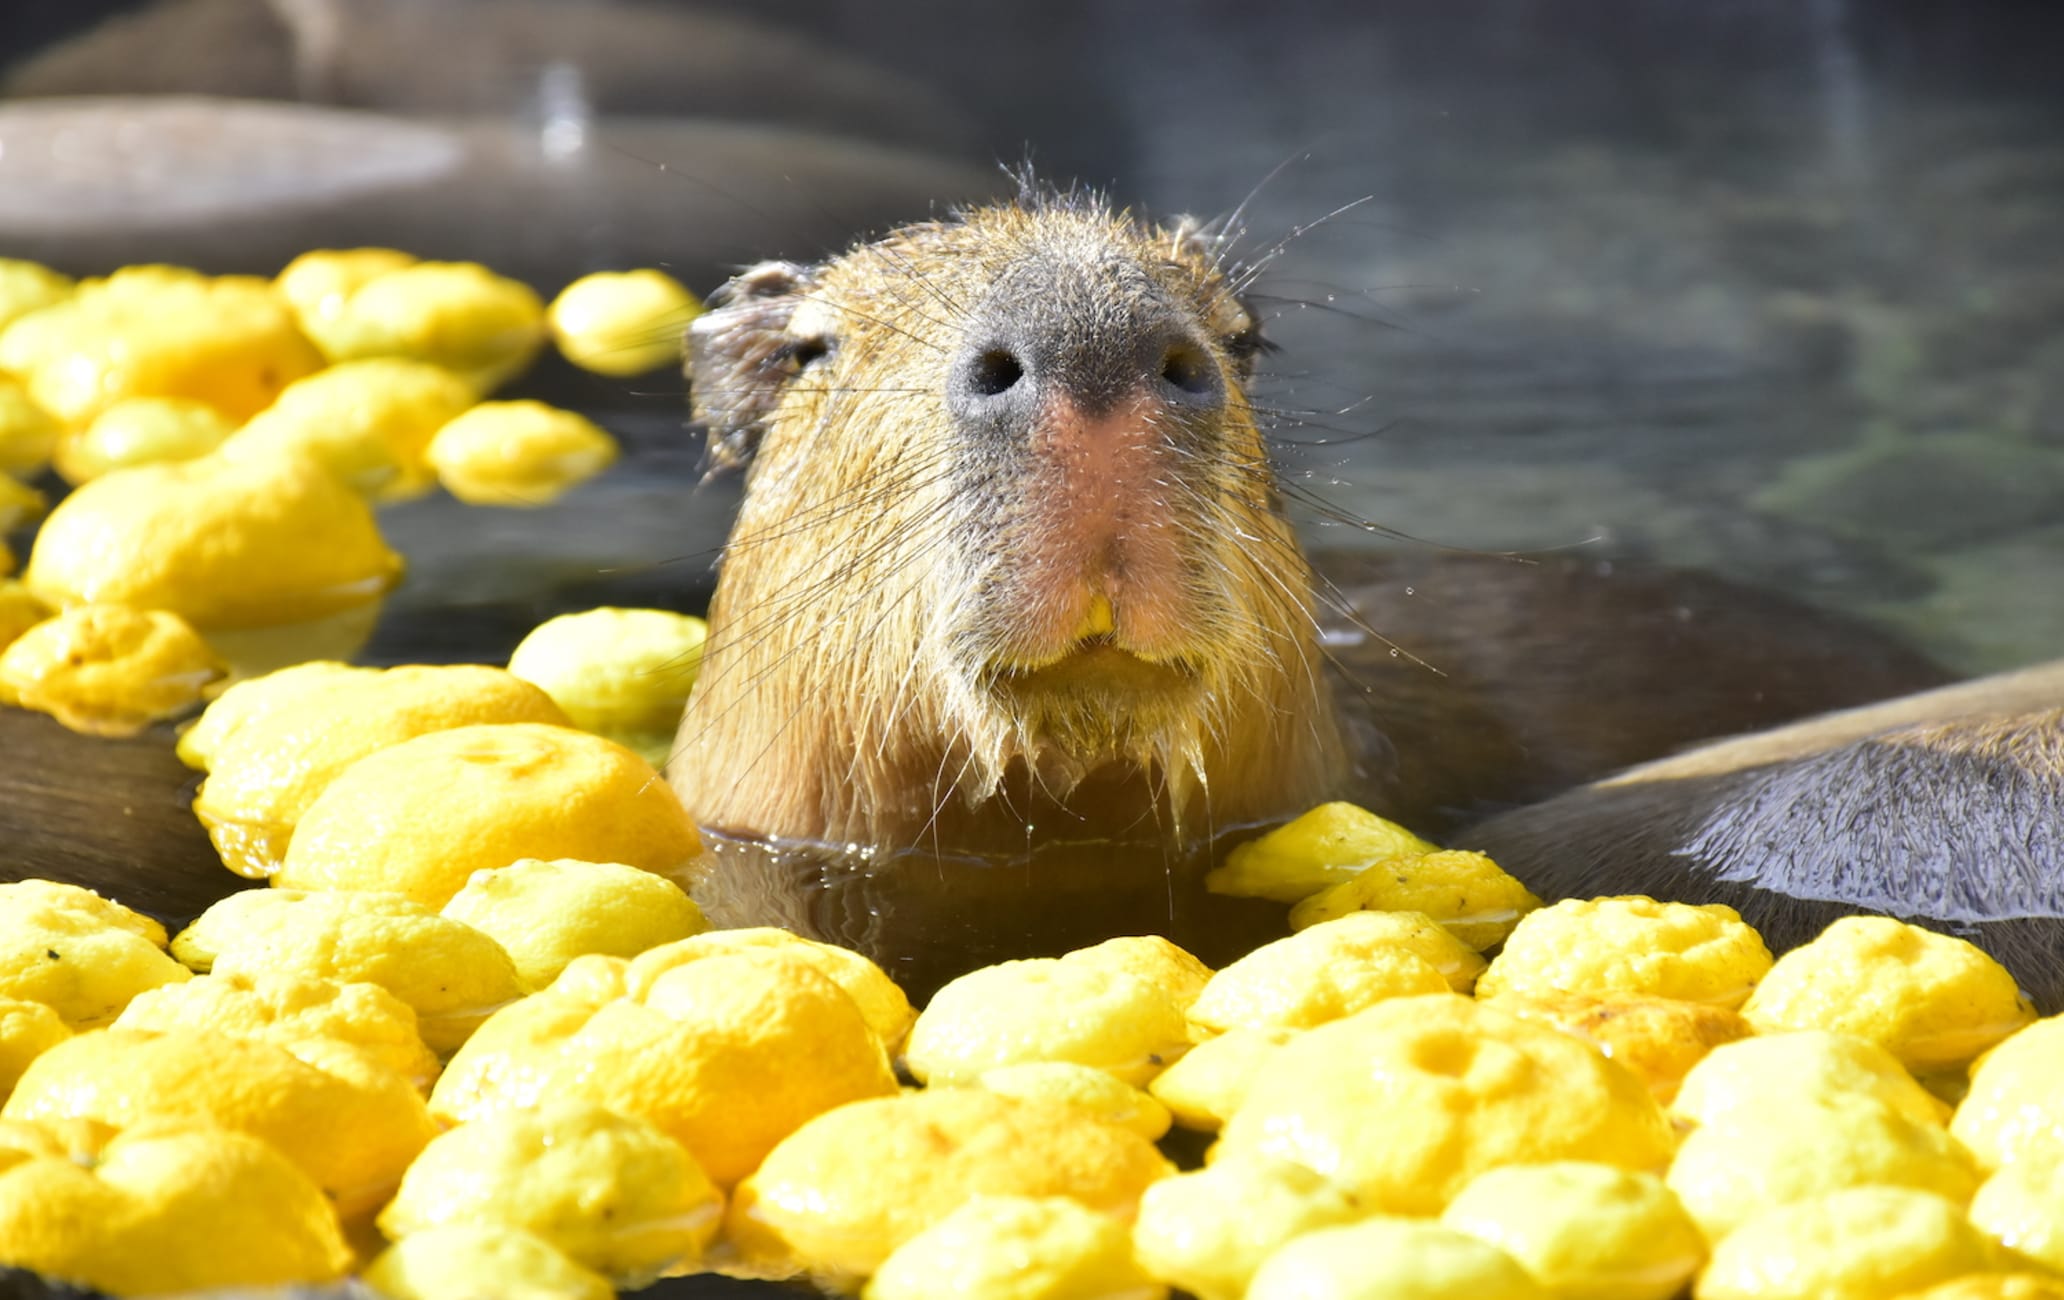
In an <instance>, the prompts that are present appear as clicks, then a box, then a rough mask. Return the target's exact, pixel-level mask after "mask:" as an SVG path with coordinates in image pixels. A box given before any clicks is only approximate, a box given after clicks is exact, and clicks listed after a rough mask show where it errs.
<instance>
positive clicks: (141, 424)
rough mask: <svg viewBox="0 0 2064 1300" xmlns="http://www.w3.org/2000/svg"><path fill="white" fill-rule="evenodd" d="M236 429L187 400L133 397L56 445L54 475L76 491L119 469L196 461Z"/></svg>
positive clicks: (216, 413)
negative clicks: (161, 462)
mask: <svg viewBox="0 0 2064 1300" xmlns="http://www.w3.org/2000/svg"><path fill="white" fill-rule="evenodd" d="M234 432H236V425H235V424H233V423H231V422H230V419H229V417H228V416H226V415H224V414H223V413H222V412H221V411H220V410H218V409H216V408H215V407H213V406H210V405H209V404H208V403H206V402H202V401H197V400H195V399H194V398H191V397H131V398H127V399H124V400H123V401H119V402H116V403H114V404H113V405H112V406H109V407H108V408H107V409H106V410H104V411H102V412H101V413H100V414H99V415H96V416H94V417H93V422H92V423H91V424H88V425H86V426H85V427H84V428H81V429H73V430H70V431H69V432H67V433H66V434H65V435H64V438H63V440H62V441H60V442H59V443H58V444H57V451H56V454H55V457H54V459H55V460H56V462H57V472H58V473H60V474H62V475H64V477H65V481H66V482H68V483H72V484H74V485H77V484H80V483H85V482H87V481H89V480H92V479H96V478H99V477H100V476H101V475H103V474H107V473H110V472H112V471H114V470H118V469H133V468H134V467H136V466H138V465H152V464H156V463H158V462H160V461H173V460H198V459H200V458H201V457H202V456H206V455H208V454H209V453H210V452H212V451H214V450H215V449H216V448H217V447H220V446H221V445H222V444H223V442H224V441H225V440H226V439H227V438H228V437H229V435H230V434H232V433H234Z"/></svg>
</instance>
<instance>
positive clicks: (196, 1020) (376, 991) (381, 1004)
mask: <svg viewBox="0 0 2064 1300" xmlns="http://www.w3.org/2000/svg"><path fill="white" fill-rule="evenodd" d="M113 1028H116V1029H142V1030H150V1031H153V1032H156V1033H170V1032H173V1031H175V1030H182V1029H206V1030H211V1031H213V1032H215V1033H219V1034H227V1035H229V1036H230V1037H232V1038H248V1039H252V1040H255V1041H257V1042H263V1043H272V1044H273V1045H275V1046H278V1047H286V1048H289V1049H291V1048H292V1047H293V1045H294V1044H296V1043H300V1042H304V1041H306V1040H308V1039H311V1038H325V1039H330V1040H332V1041H334V1042H339V1043H343V1044H345V1045H347V1046H349V1047H352V1048H354V1049H356V1050H357V1051H359V1052H361V1053H363V1054H364V1055H365V1056H366V1057H367V1058H368V1059H369V1060H372V1061H373V1062H375V1063H377V1064H379V1065H381V1066H383V1067H385V1068H386V1069H389V1070H392V1071H394V1072H395V1073H396V1074H399V1075H400V1076H402V1077H403V1078H404V1079H407V1080H408V1081H409V1083H410V1085H411V1086H413V1087H414V1088H416V1089H417V1090H418V1091H420V1092H427V1091H428V1090H429V1088H430V1084H431V1083H432V1082H433V1081H434V1080H435V1079H436V1078H437V1058H436V1057H435V1056H433V1055H432V1054H431V1052H430V1049H429V1048H428V1047H426V1046H425V1045H424V1043H423V1037H422V1035H421V1034H420V1033H419V1032H418V1031H417V1029H416V1013H415V1011H414V1010H413V1009H411V1008H410V1007H409V1005H408V1004H407V1003H406V1002H403V1001H402V1000H401V999H399V998H397V997H395V996H394V995H393V994H392V993H389V992H388V991H387V990H385V989H383V988H381V987H380V986H379V985H377V984H367V983H354V984H347V983H343V982H341V981H338V980H333V979H324V978H323V977H321V976H317V975H307V974H303V973H301V972H298V971H278V970H267V971H258V972H251V971H237V972H228V973H221V974H211V975H204V976H202V977H201V978H199V979H195V980H188V981H187V982H186V983H184V984H167V985H164V986H162V987H160V988H155V989H151V990H150V991H148V992H146V993H140V994H138V995H137V996H136V997H135V998H134V999H133V1000H132V1001H131V1002H130V1003H129V1005H128V1006H127V1007H125V1008H124V1009H123V1011H122V1014H121V1015H119V1016H117V1017H116V1018H115V1023H114V1025H113Z"/></svg>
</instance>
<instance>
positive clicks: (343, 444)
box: [222, 357, 479, 501]
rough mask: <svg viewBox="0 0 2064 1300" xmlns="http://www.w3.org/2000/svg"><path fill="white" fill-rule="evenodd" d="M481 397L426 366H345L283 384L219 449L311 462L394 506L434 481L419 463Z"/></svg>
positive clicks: (388, 361) (399, 360) (398, 362)
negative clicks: (439, 434)
mask: <svg viewBox="0 0 2064 1300" xmlns="http://www.w3.org/2000/svg"><path fill="white" fill-rule="evenodd" d="M478 400H479V394H478V393H476V392H475V391H474V390H473V387H472V385H470V384H468V383H467V382H466V381H465V380H463V379H461V378H459V377H458V376H457V375H455V374H453V373H452V372H451V371H449V370H446V369H444V368H443V367H441V366H434V365H431V364H429V363H428V362H423V361H411V360H408V359H406V358H403V357H376V358H373V359H370V360H365V361H347V362H344V363H343V364H341V365H336V366H332V367H330V368H329V369H327V370H319V371H317V372H316V373H315V374H312V375H309V376H307V377H306V378H304V379H300V380H297V381H295V382H294V383H291V384H289V385H287V387H286V389H285V391H283V392H281V393H280V395H279V400H277V401H275V402H274V403H273V404H272V405H271V406H268V407H266V408H265V409H264V410H262V411H260V412H258V414H256V415H254V416H252V417H251V419H250V420H249V422H247V423H246V424H245V425H244V427H243V428H241V429H239V430H237V431H236V434H235V436H233V437H231V438H230V439H229V441H228V442H226V443H224V444H223V446H222V451H223V454H224V455H225V456H230V457H240V456H278V455H286V456H298V457H302V458H305V459H309V460H313V461H315V462H316V463H318V464H320V465H322V466H323V468H325V469H327V470H329V471H330V473H331V474H333V475H335V476H336V477H337V478H339V479H341V480H343V481H344V482H346V483H348V484H350V485H351V487H352V488H353V489H354V490H355V491H358V492H362V493H364V494H366V495H367V496H370V497H373V498H375V499H377V500H381V501H398V500H403V499H406V498H408V497H414V496H420V495H422V494H423V493H424V492H427V491H429V490H430V488H431V487H432V486H433V485H434V484H435V482H436V476H435V475H433V474H432V473H431V472H430V465H429V462H428V461H426V460H425V459H424V452H425V449H427V448H428V447H429V445H430V439H431V437H432V436H433V435H434V434H435V433H436V432H437V431H438V430H439V429H440V428H442V427H444V425H445V424H446V422H448V421H450V420H451V419H452V418H453V417H454V416H456V415H458V414H459V413H460V412H461V411H464V410H465V409H466V408H467V407H469V406H471V405H473V404H474V403H475V402H476V401H478Z"/></svg>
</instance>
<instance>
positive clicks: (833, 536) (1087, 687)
mask: <svg viewBox="0 0 2064 1300" xmlns="http://www.w3.org/2000/svg"><path fill="white" fill-rule="evenodd" d="M712 305H713V310H711V311H710V312H709V313H708V314H707V315H705V316H703V317H702V318H701V319H699V320H698V321H697V322H696V323H695V325H694V326H693V328H692V331H691V336H690V344H689V346H690V352H691V360H690V373H691V377H692V390H693V399H694V404H695V411H696V414H697V416H698V418H699V419H700V420H702V421H703V422H704V424H705V425H706V427H707V429H708V431H709V437H710V445H711V448H712V454H713V455H714V456H715V457H716V458H717V459H718V461H719V462H722V463H745V462H749V465H748V468H747V480H746V499H745V504H744V506H743V509H742V511H741V514H740V517H739V520H738V523H737V526H736V528H735V530H734V531H733V533H732V536H731V540H730V543H729V545H728V547H727V548H726V551H725V555H724V559H723V563H722V572H721V575H720V579H719V583H718V589H717V594H716V598H715V601H714V604H713V606H712V610H711V633H710V641H709V644H708V647H707V649H706V652H705V657H704V665H703V669H702V675H701V678H700V679H699V682H698V684H697V687H696V691H695V694H694V697H693V699H692V701H691V703H690V705H689V708H688V712H687V715H686V717H685V718H684V719H683V723H682V728H681V733H680V738H679V742H678V745H677V749H676V758H675V761H674V763H673V765H672V768H671V773H672V778H673V780H674V782H675V785H676V787H677V788H678V789H679V790H680V791H681V794H682V796H683V798H684V800H685V801H686V802H687V804H688V807H689V808H690V809H691V810H692V811H693V812H694V813H695V814H696V816H697V818H698V819H699V820H701V821H702V822H703V823H704V824H705V825H709V826H713V827H716V828H718V829H721V830H726V831H731V832H736V833H746V834H753V835H766V836H773V837H780V838H796V839H815V840H827V841H832V842H854V843H860V844H871V845H880V846H897V845H907V844H914V843H918V842H921V841H924V840H925V839H927V838H931V839H934V840H937V841H938V842H939V843H941V844H942V845H947V844H951V845H955V846H977V845H980V844H982V843H984V842H990V841H994V842H1001V843H1010V842H1016V843H1020V844H1022V843H1023V842H1025V841H1026V840H1027V838H1028V837H1030V836H1033V835H1037V834H1059V835H1062V836H1068V835H1095V834H1098V833H1103V832H1110V831H1112V830H1114V829H1120V828H1126V827H1137V826H1138V825H1141V824H1148V825H1158V826H1159V827H1160V828H1161V830H1162V831H1163V832H1164V833H1168V834H1171V835H1173V836H1176V837H1179V838H1183V839H1191V838H1194V837H1196V836H1197V835H1200V834H1209V833H1211V832H1212V831H1214V830H1222V829H1224V828H1225V827H1227V826H1231V825H1237V824H1240V823H1242V822H1245V821H1251V820H1257V819H1260V818H1265V817H1272V816H1283V815H1288V814H1290V813H1294V812H1295V811H1297V810H1298V809H1299V808H1301V807H1303V806H1305V805H1307V804H1309V803H1310V802H1312V801H1313V800H1314V799H1317V798H1321V797H1324V796H1325V795H1326V794H1327V792H1328V790H1329V788H1330V787H1331V786H1332V785H1333V784H1334V782H1335V780H1336V778H1337V775H1338V768H1339V766H1340V763H1341V758H1340V745H1339V740H1338V737H1337V734H1336V732H1335V730H1334V727H1333V724H1332V723H1331V721H1330V719H1329V718H1328V714H1327V710H1326V707H1325V687H1324V685H1323V682H1322V674H1321V672H1320V666H1319V658H1318V652H1317V650H1316V647H1315V638H1314V631H1313V628H1314V619H1313V607H1312V593H1311V576H1310V573H1309V571H1308V570H1307V568H1306V565H1305V561H1304V558H1303V556H1302V554H1301V553H1300V551H1299V549H1298V547H1297V543H1296V541H1295V539H1294V538H1293V536H1292V534H1291V531H1290V528H1289V526H1288V525H1287V524H1286V522H1285V521H1284V519H1283V517H1282V514H1281V511H1280V509H1279V503H1278V500H1277V496H1276V490H1275V484H1274V479H1273V476H1272V471H1271V467H1270V460H1269V454H1268V449H1267V447H1266V446H1265V444H1264V440H1263V437H1262V434H1261V431H1260V429H1259V428H1258V426H1257V423H1256V420H1255V415H1254V411H1253V409H1252V407H1251V406H1250V404H1249V400H1248V397H1247V388H1248V384H1249V381H1250V379H1251V378H1252V372H1253V367H1254V362H1255V358H1256V355H1257V354H1258V353H1259V352H1260V351H1261V350H1262V348H1263V346H1264V345H1263V342H1262V339H1261V334H1260V329H1259V325H1258V322H1257V320H1256V318H1255V316H1254V315H1253V313H1252V312H1251V311H1249V309H1248V308H1247V307H1246V305H1245V304H1243V303H1242V301H1241V300H1240V298H1239V296H1238V294H1237V293H1236V292H1235V290H1234V288H1233V283H1232V277H1231V274H1230V273H1229V271H1228V270H1227V268H1225V267H1223V266H1221V264H1220V246H1219V244H1218V242H1217V241H1216V240H1215V239H1214V238H1212V237H1210V236H1209V235H1207V234H1205V233H1203V232H1201V231H1200V230H1198V229H1197V228H1196V227H1194V226H1193V225H1191V224H1188V223H1183V224H1178V225H1175V226H1173V227H1167V228H1164V227H1158V226H1155V225H1152V224H1149V223H1147V222H1145V221H1143V220H1141V219H1139V218H1137V217H1135V216H1133V215H1131V214H1129V213H1126V212H1121V211H1114V210H1113V209H1112V208H1110V207H1109V206H1108V205H1106V204H1105V203H1104V202H1102V201H1101V200H1099V199H1097V198H1095V197H1092V196H1084V195H1081V194H1053V193H1029V192H1028V193H1027V194H1025V195H1024V196H1022V197H1021V198H1020V199H1019V200H1018V201H1017V202H1015V203H1010V204H1005V205H999V206H995V207H987V208H980V209H976V210H973V211H969V212H965V213H961V214H959V215H957V216H955V217H953V218H951V219H947V220H940V221H934V222H926V223H922V224H918V225H912V226H907V227H904V228H902V229H899V230H896V231H894V232H892V233H890V234H889V235H887V236H886V237H884V238H882V239H879V240H877V241H875V242H872V243H867V244H862V245H860V246H858V247H856V248H854V249H853V250H851V251H850V252H848V253H846V254H844V255H843V256H840V257H838V258H835V259H833V260H831V261H829V262H827V263H825V264H822V265H819V266H799V265H794V264H790V263H768V264H764V265H761V266H757V267H754V268H752V269H751V270H749V271H747V272H745V273H744V274H742V275H740V276H739V277H738V278H737V279H735V280H733V281H732V282H731V283H730V284H729V285H727V286H725V288H724V289H723V290H722V291H720V293H719V294H718V295H717V296H715V297H714V298H713V299H712Z"/></svg>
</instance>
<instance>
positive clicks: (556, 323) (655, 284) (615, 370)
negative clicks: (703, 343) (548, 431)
mask: <svg viewBox="0 0 2064 1300" xmlns="http://www.w3.org/2000/svg"><path fill="white" fill-rule="evenodd" d="M701 314H702V304H701V303H700V302H698V301H696V298H695V295H694V294H692V293H690V292H688V290H687V289H686V288H684V287H683V286H682V284H681V282H680V281H679V280H676V279H674V277H672V276H671V275H668V274H667V273H666V272H664V271H656V270H652V269H649V268H647V269H643V270H637V271H597V272H595V273H594V274H592V275H584V276H582V277H581V278H580V279H578V280H575V281H574V282H573V283H572V284H569V285H567V286H566V287H565V288H564V289H561V290H560V291H559V296H558V297H557V298H554V299H553V300H552V305H551V307H549V308H548V309H547V310H546V320H547V321H548V322H549V323H550V325H551V329H552V338H553V341H554V342H556V343H557V344H558V345H559V351H560V352H561V353H562V354H564V356H565V357H566V359H567V360H568V361H571V362H573V364H575V365H577V366H579V367H580V368H581V369H583V370H592V371H594V372H595V373H596V374H598V375H638V374H643V373H644V372H646V371H648V370H656V369H658V368H659V367H660V366H665V365H675V366H678V365H679V364H680V362H681V356H682V352H683V340H684V339H685V338H686V336H687V330H688V322H689V321H692V320H694V319H695V318H696V317H697V316H699V315H701Z"/></svg>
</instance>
